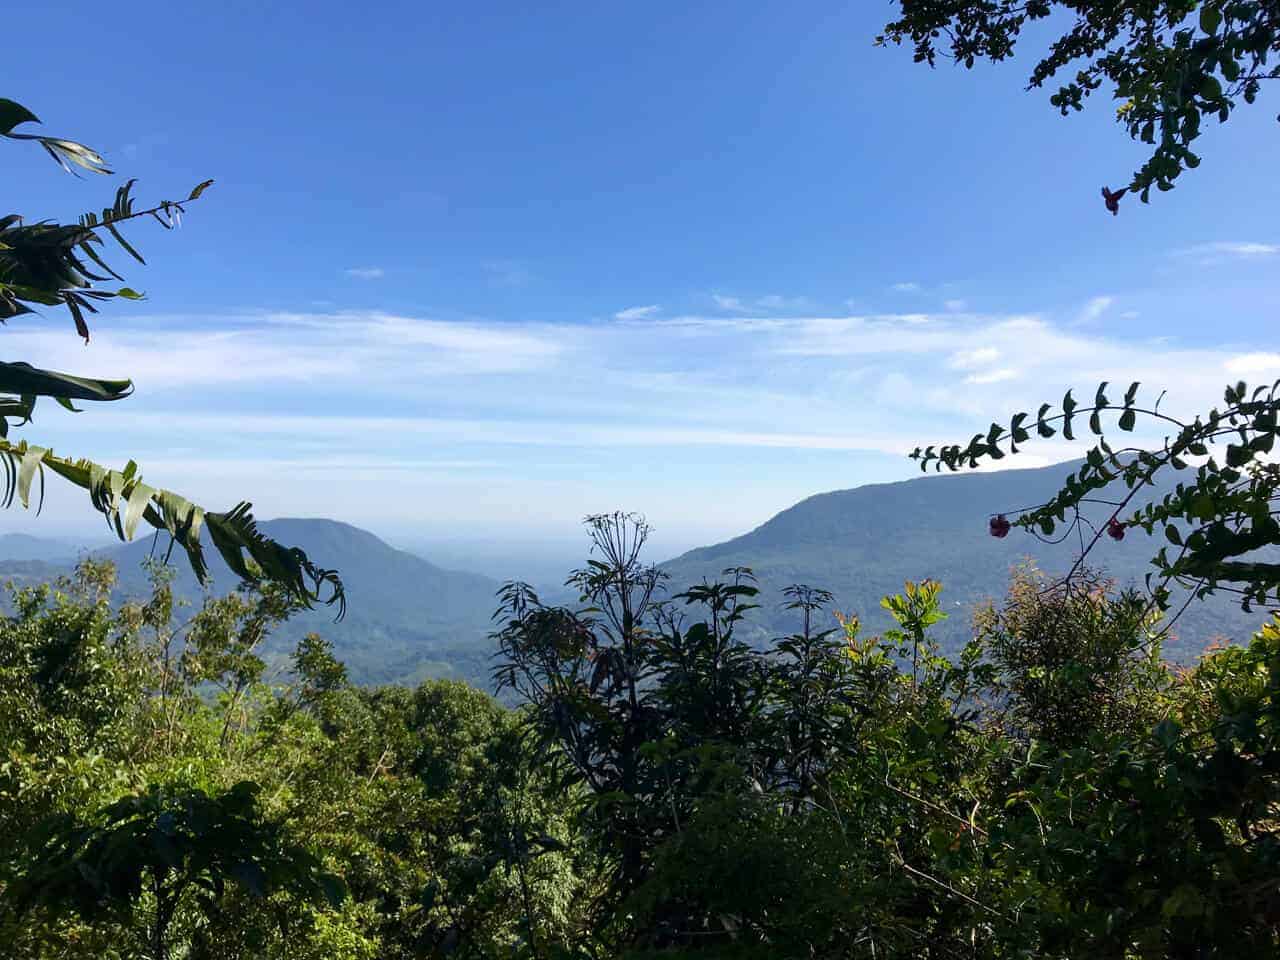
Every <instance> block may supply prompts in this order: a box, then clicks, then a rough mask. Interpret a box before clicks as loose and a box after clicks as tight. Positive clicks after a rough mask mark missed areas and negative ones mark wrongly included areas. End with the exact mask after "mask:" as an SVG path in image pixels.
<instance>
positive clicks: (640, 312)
mask: <svg viewBox="0 0 1280 960" xmlns="http://www.w3.org/2000/svg"><path fill="white" fill-rule="evenodd" d="M661 310H662V307H661V306H659V305H658V304H656V303H651V304H649V305H648V306H644V307H627V308H626V309H625V310H619V311H618V312H617V313H615V314H614V315H613V318H614V319H615V320H622V321H628V320H646V319H648V318H649V317H652V316H654V315H655V314H657V313H659V312H660V311H661Z"/></svg>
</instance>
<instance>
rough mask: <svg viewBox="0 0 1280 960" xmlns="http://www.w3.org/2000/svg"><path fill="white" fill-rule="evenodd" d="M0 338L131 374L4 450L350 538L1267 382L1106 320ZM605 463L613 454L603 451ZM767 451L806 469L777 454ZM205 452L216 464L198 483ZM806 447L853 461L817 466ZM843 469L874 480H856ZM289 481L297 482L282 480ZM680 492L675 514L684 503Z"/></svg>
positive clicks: (1274, 358) (239, 330) (1275, 362)
mask: <svg viewBox="0 0 1280 960" xmlns="http://www.w3.org/2000/svg"><path fill="white" fill-rule="evenodd" d="M5 336H6V337H7V338H8V340H7V343H8V344H9V347H10V349H11V351H12V352H13V353H14V354H16V355H21V356H23V357H26V358H29V359H30V360H31V362H33V363H35V364H37V365H39V366H46V367H51V368H53V369H64V370H70V371H74V372H83V373H86V374H89V375H101V376H113V375H131V376H134V377H135V379H136V381H137V383H138V386H139V391H138V394H137V395H136V396H135V397H134V398H131V399H129V400H127V401H125V402H123V403H120V404H105V405H101V406H95V407H93V408H92V409H91V411H90V412H87V413H85V414H83V415H79V416H74V415H71V414H68V413H66V412H65V411H62V410H59V409H58V408H56V407H53V406H49V407H47V408H46V407H41V408H40V409H38V410H37V421H36V423H35V425H34V426H33V427H30V428H24V429H23V431H22V435H29V436H30V437H31V438H32V439H33V440H36V441H38V442H41V443H42V444H45V445H48V444H52V445H55V447H56V448H57V449H59V450H60V451H64V450H65V451H66V452H68V453H74V454H77V455H89V456H97V457H99V458H101V459H103V460H106V461H107V462H110V463H115V464H120V463H123V462H125V460H127V459H128V458H130V457H135V458H137V459H138V460H139V462H140V463H142V464H143V466H144V467H145V468H146V470H147V476H148V478H149V479H150V480H152V481H153V482H157V483H162V484H164V485H166V486H170V487H171V488H173V489H181V490H183V492H185V493H190V494H191V495H193V496H197V497H203V498H205V499H206V500H209V501H210V502H213V503H222V502H224V501H225V500H226V497H227V491H228V490H230V489H233V488H236V492H237V495H239V494H240V492H241V491H240V489H239V488H240V487H241V486H243V492H244V494H245V495H249V494H252V495H253V497H254V499H255V501H257V502H260V503H261V504H262V505H263V509H264V515H269V507H270V505H272V504H279V505H280V506H279V507H277V508H276V509H277V511H281V510H286V509H292V510H294V511H295V512H296V511H298V510H303V509H312V510H313V512H323V510H324V509H325V507H324V503H325V502H338V501H336V500H334V499H333V498H334V497H338V496H341V497H346V496H347V495H348V494H349V495H350V502H349V505H347V506H344V511H343V512H344V516H347V517H348V518H349V519H351V520H352V521H353V522H356V523H360V522H364V521H367V520H368V519H369V518H370V517H372V516H374V515H375V514H376V515H379V516H381V515H387V516H390V515H391V514H392V513H393V512H394V511H396V510H399V511H400V512H401V515H402V516H406V517H407V516H409V514H410V513H413V512H415V511H417V510H418V506H415V504H419V503H421V502H422V498H423V497H424V496H428V494H429V499H430V500H431V502H432V503H433V504H434V503H437V502H440V503H441V504H443V505H442V506H440V508H439V510H436V508H435V507H432V508H431V509H432V510H434V511H435V512H434V513H431V514H430V515H431V516H433V517H439V518H441V519H440V522H445V521H447V520H448V519H449V518H450V517H456V516H457V515H459V514H463V513H470V514H472V515H474V514H475V512H476V511H480V510H485V509H489V510H492V511H494V513H493V515H494V516H500V517H505V518H510V519H513V522H514V521H515V520H518V519H519V517H521V516H523V517H526V519H525V520H524V521H521V522H523V523H528V522H531V521H528V519H527V517H528V516H543V515H547V516H549V515H550V512H551V511H562V512H563V511H567V513H566V517H567V519H566V521H565V522H566V523H570V524H571V523H572V518H573V517H576V516H579V515H580V513H581V510H582V509H583V505H584V504H585V503H587V502H591V503H596V502H597V501H598V500H601V499H607V498H606V497H605V493H607V494H608V497H612V498H614V499H613V502H612V503H611V504H610V503H600V504H599V506H601V507H602V508H608V507H609V506H611V505H612V506H619V505H621V506H641V507H644V505H645V504H649V503H656V502H659V501H660V502H661V503H662V504H665V506H663V507H662V508H661V509H662V510H666V511H669V512H668V513H667V514H663V513H661V512H660V511H658V512H655V513H654V516H655V519H658V520H661V519H662V517H663V516H676V515H679V516H681V517H687V516H691V515H692V514H691V513H690V512H689V511H694V510H695V507H694V506H689V507H688V510H686V511H685V512H684V513H680V511H681V510H685V508H684V507H680V506H678V505H676V504H675V503H674V500H673V498H671V497H669V496H667V495H665V494H660V493H658V492H655V491H657V490H658V489H659V488H660V487H662V485H661V484H656V485H655V484H654V483H653V478H654V477H655V476H656V475H657V474H655V473H654V471H655V470H659V469H660V468H659V466H657V465H659V464H669V463H673V462H684V459H685V458H692V459H696V460H697V462H699V463H700V464H702V465H703V468H705V469H701V468H700V472H699V476H700V477H704V476H705V480H706V484H707V485H708V491H707V493H706V496H707V497H708V498H711V499H714V498H715V496H717V494H715V493H712V492H711V490H710V488H711V487H712V486H714V487H715V489H717V490H720V489H722V488H724V487H727V486H733V484H732V483H731V482H729V478H731V477H733V476H735V475H736V472H740V469H741V464H742V463H743V462H744V461H743V458H745V457H750V458H751V461H750V462H760V463H764V462H768V463H769V464H771V467H770V469H769V470H764V471H761V476H762V478H763V479H762V480H761V481H760V482H761V483H765V482H767V483H769V484H771V485H772V486H770V488H769V489H770V490H771V491H773V492H772V493H769V494H768V496H769V497H771V498H774V499H770V500H769V501H768V502H769V503H770V504H772V505H773V508H774V509H776V508H781V507H784V506H786V505H787V503H788V502H790V501H792V500H794V499H798V498H799V497H800V496H803V495H805V494H807V493H812V492H814V491H815V490H816V489H821V488H823V487H824V486H825V487H831V486H837V485H839V484H841V483H845V484H847V483H850V482H853V474H851V473H850V472H849V470H850V464H851V463H856V464H859V466H858V474H857V475H858V476H862V477H866V476H876V478H877V479H887V478H888V477H889V476H906V475H908V472H907V466H906V465H905V464H899V461H898V459H897V458H898V457H899V456H900V455H901V454H902V453H903V452H904V451H906V450H909V449H911V448H913V447H914V446H916V445H917V444H928V443H944V442H956V441H958V440H963V439H964V438H966V437H968V436H971V435H972V433H973V430H974V429H977V428H978V427H981V426H983V425H984V424H986V423H989V422H990V421H991V420H992V419H997V418H1001V417H1004V416H1007V415H1008V414H1009V413H1010V412H1011V411H1014V410H1019V409H1022V410H1025V409H1035V405H1036V404H1038V403H1040V402H1043V401H1046V400H1048V401H1053V400H1055V399H1056V398H1058V397H1061V395H1062V392H1063V391H1064V390H1065V389H1066V388H1067V387H1075V388H1076V389H1077V390H1091V389H1092V387H1093V385H1095V384H1096V383H1097V382H1099V381H1101V380H1110V381H1113V382H1124V383H1127V382H1129V381H1130V380H1141V381H1142V382H1144V383H1146V384H1150V385H1151V386H1152V388H1153V389H1155V390H1159V389H1161V388H1163V387H1165V386H1168V387H1170V390H1171V392H1170V395H1169V396H1168V397H1167V398H1166V399H1165V401H1164V403H1163V405H1162V409H1168V410H1171V411H1173V410H1175V409H1181V410H1189V411H1194V410H1197V409H1201V408H1202V407H1203V406H1205V405H1206V404H1212V403H1213V402H1215V400H1216V399H1217V398H1218V397H1219V396H1220V395H1221V390H1222V386H1223V384H1224V383H1226V382H1233V381H1235V380H1237V379H1247V380H1253V379H1258V380H1262V379H1266V380H1270V379H1273V378H1274V377H1275V376H1280V354H1277V353H1275V352H1273V351H1257V350H1248V349H1228V348H1193V347H1185V346H1179V345H1177V344H1175V343H1153V342H1151V341H1150V340H1149V339H1147V338H1145V337H1137V336H1135V337H1131V338H1127V337H1126V336H1124V327H1123V326H1119V327H1115V328H1102V327H1100V326H1095V327H1091V328H1082V327H1077V326H1073V325H1071V324H1069V323H1061V322H1059V323H1054V322H1051V321H1050V320H1048V319H1046V318H1045V317H1042V316H1039V315H1035V314H1013V315H993V314H987V315H983V314H972V313H938V314H910V313H905V314H870V315H848V316H823V315H800V316H750V315H744V316H739V315H733V316H725V315H723V314H721V315H705V316H704V315H691V316H679V317H672V318H668V319H661V318H656V319H652V320H649V321H647V322H645V323H635V322H627V321H609V322H604V323H572V324H571V323H540V322H503V323H500V322H493V321H484V320H475V321H467V322H455V321H443V320H437V319H433V318H424V317H413V316H403V315H398V314H392V313H380V312H329V313H305V312H295V313H280V312H277V313H259V314H244V315H235V316H218V317H169V318H164V320H163V322H160V321H159V320H158V319H156V318H152V319H148V318H135V319H132V320H126V321H122V322H120V323H118V324H116V325H114V326H110V327H108V326H107V325H103V327H102V329H101V331H100V332H98V333H97V335H96V336H95V339H94V341H93V343H92V344H91V345H90V347H89V348H87V349H86V348H84V347H83V346H82V345H80V344H79V343H78V341H76V340H75V339H74V338H73V337H70V336H68V335H67V334H66V333H65V332H63V331H62V330H61V329H56V330H50V329H41V328H39V327H25V328H14V329H13V330H9V331H6V332H5ZM193 438H200V443H199V446H198V448H197V449H195V450H192V449H190V448H191V447H192V446H193ZM211 439H212V442H210V441H211ZM622 448H628V449H631V450H634V451H637V452H636V453H634V454H633V453H627V454H626V455H622V454H619V453H616V452H610V451H618V450H620V449H622ZM1082 449H1083V447H1064V448H1063V449H1062V450H1059V449H1058V448H1057V447H1055V446H1053V445H1051V444H1039V443H1033V444H1031V445H1030V450H1029V453H1030V454H1031V456H1033V457H1041V458H1049V459H1053V458H1055V457H1060V456H1061V457H1065V456H1070V455H1079V453H1080V452H1081V451H1082ZM641 450H643V451H644V452H643V453H641V452H639V451H641ZM788 450H804V451H809V452H810V454H809V455H808V456H806V457H805V458H787V457H786V456H785V451H788ZM224 451H226V459H227V460H228V461H237V462H240V463H241V465H240V466H239V467H237V466H234V464H227V465H224V466H220V467H218V468H217V469H216V470H215V469H213V468H212V467H210V469H209V470H207V471H202V470H201V469H198V467H199V466H200V464H201V463H202V462H203V461H206V460H219V461H220V460H221V458H222V457H223V452H224ZM695 451H697V452H695ZM734 451H737V452H734ZM827 453H831V454H833V455H834V454H836V453H839V454H841V455H844V456H850V457H854V458H855V459H854V460H850V461H847V462H846V461H844V460H838V459H837V458H834V456H833V457H832V458H831V459H830V460H829V461H828V460H827V459H824V458H825V457H826V454H827ZM1015 459H1016V463H1015V465H1030V464H1031V463H1032V461H1031V460H1028V459H1025V458H1022V457H1019V458H1015ZM801 461H803V462H804V463H805V464H808V465H812V464H819V465H821V464H823V463H828V462H829V463H830V464H832V467H831V469H832V471H834V472H832V473H830V474H829V475H828V476H827V479H821V478H819V479H815V475H814V474H812V473H811V472H809V469H808V467H806V468H805V469H804V470H802V469H800V467H799V464H800V463H801ZM869 462H870V463H875V464H879V465H880V466H879V467H877V469H879V470H882V471H896V472H890V473H889V474H888V475H887V476H886V475H885V474H884V473H880V474H878V475H877V474H869V473H867V472H865V471H864V468H865V467H866V465H867V464H868V463H869ZM837 463H839V464H843V466H840V467H839V470H838V471H837V470H836V466H835V465H836V464H837ZM184 464H185V466H184ZM343 464H345V465H347V466H340V465H343ZM157 465H159V466H157ZM327 466H331V467H332V470H331V471H330V472H331V473H332V474H333V475H335V476H338V475H341V477H342V479H341V480H336V479H335V480H334V483H335V484H337V486H336V487H334V488H333V490H330V487H329V482H330V481H329V479H326V480H325V481H324V482H323V483H321V482H319V480H318V477H319V476H320V473H319V471H321V470H323V469H325V468H326V467H327ZM348 467H349V469H348ZM793 468H794V469H793ZM237 470H238V471H240V473H237V472H236V471H237ZM300 470H306V471H307V472H308V477H309V478H310V477H313V478H317V479H316V480H315V482H314V483H312V481H311V480H308V481H307V483H303V484H301V485H300V484H299V482H298V480H297V476H296V475H297V472H298V471H300ZM841 471H843V472H841ZM353 472H358V473H359V476H360V477H361V478H362V481H361V484H360V485H358V486H357V485H354V481H352V480H351V479H350V476H351V475H352V473H353ZM326 476H327V475H326ZM777 476H786V477H787V478H788V479H787V480H786V483H787V484H790V485H789V486H785V489H784V487H783V486H780V485H779V484H782V483H783V481H781V480H777V479H774V478H775V477H777ZM645 478H647V480H646V479H645ZM642 480H643V481H644V482H643V483H642ZM698 482H702V480H699V481H698ZM375 483H376V488H377V489H378V490H379V497H378V501H379V502H378V503H377V504H371V503H367V502H366V501H367V499H368V498H367V496H363V497H362V496H361V495H360V492H359V491H360V490H362V489H363V490H365V491H366V493H367V490H368V489H370V488H371V487H370V485H371V484H375ZM309 484H310V485H311V486H314V487H315V488H316V489H315V492H314V496H312V493H310V492H308V491H309V490H310V486H309ZM188 485H189V486H188ZM664 489H665V488H664ZM751 489H752V490H756V491H757V492H756V493H755V494H750V495H751V496H759V497H763V496H765V495H764V494H762V493H759V488H756V487H751ZM424 491H425V492H424ZM740 492H741V493H742V496H743V497H747V496H748V493H749V491H748V490H747V488H746V487H744V488H743V490H742V491H740ZM686 493H687V491H683V488H682V493H681V496H682V497H684V498H685V500H682V501H681V502H682V503H684V502H685V501H688V500H689V498H690V497H693V496H694V494H688V495H687V496H686ZM631 496H635V497H636V498H638V499H636V500H629V498H630V497H631ZM698 496H701V494H698ZM735 496H736V494H735ZM307 497H312V499H311V500H307ZM299 498H300V499H301V501H304V502H302V503H299ZM326 498H328V499H327V500H326ZM442 498H443V499H442ZM664 498H665V499H664ZM313 501H314V504H315V505H314V506H313V507H308V506H307V504H311V503H313ZM343 502H344V504H345V503H346V501H343ZM689 502H690V503H692V501H689ZM698 502H699V503H700V502H701V501H698ZM743 502H745V501H739V508H740V509H745V508H744V507H742V506H741V504H742V503H743ZM753 502H758V503H763V502H764V501H753ZM291 505H293V506H291ZM446 506H447V507H448V509H446ZM720 506H723V504H720V503H719V502H717V509H719V508H720ZM698 509H700V508H698ZM752 509H757V508H755V507H753V508H752ZM759 509H763V507H760V508H759ZM520 511H523V513H520ZM415 515H416V514H415ZM558 515H559V514H557V516H558ZM752 515H753V516H754V515H755V514H752ZM766 515H767V514H766ZM763 518H764V517H763V516H762V517H760V519H763ZM737 526H738V527H739V528H740V527H741V526H742V525H741V524H737ZM730 529H732V527H730Z"/></svg>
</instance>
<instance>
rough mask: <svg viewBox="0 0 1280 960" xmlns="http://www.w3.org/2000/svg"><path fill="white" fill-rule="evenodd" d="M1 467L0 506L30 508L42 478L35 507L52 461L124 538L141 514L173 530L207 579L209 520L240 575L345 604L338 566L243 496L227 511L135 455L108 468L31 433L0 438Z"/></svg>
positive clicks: (307, 597) (173, 540) (302, 596)
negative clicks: (168, 483)
mask: <svg viewBox="0 0 1280 960" xmlns="http://www.w3.org/2000/svg"><path fill="white" fill-rule="evenodd" d="M0 468H2V469H3V478H2V479H0V506H4V507H10V506H12V505H13V503H14V501H15V500H17V501H18V502H20V503H21V504H22V506H24V507H28V508H29V507H30V505H31V500H32V486H33V485H34V483H35V481H36V480H37V479H39V481H40V486H39V490H38V496H37V497H36V508H37V510H38V509H39V508H40V505H41V504H42V503H43V500H44V471H45V470H46V469H48V470H51V471H52V472H53V473H56V474H57V475H58V476H60V477H62V478H63V479H64V480H67V481H69V482H71V483H73V484H75V485H76V486H78V487H80V488H81V489H82V490H86V491H88V493H89V498H90V500H91V502H92V503H93V506H94V509H96V510H97V511H98V512H99V513H101V514H102V515H103V516H104V517H106V519H107V522H108V524H109V525H110V526H111V528H112V530H113V531H114V532H115V534H116V536H118V537H119V538H120V539H121V540H125V541H128V540H132V539H133V537H134V534H135V533H136V532H137V530H138V526H139V524H140V523H141V522H143V521H145V522H146V523H147V524H148V525H149V526H150V527H152V528H153V529H155V530H156V531H158V532H160V533H166V534H168V536H169V538H170V549H172V546H173V545H174V544H176V545H178V546H180V547H182V548H183V550H185V551H186V554H187V558H188V559H189V560H190V562H191V568H192V570H193V571H194V572H195V574H196V576H197V577H198V578H199V579H200V581H201V582H202V583H206V582H208V579H209V566H208V563H207V561H206V559H205V555H204V544H203V543H202V542H201V536H200V535H201V531H202V530H203V529H204V528H206V527H207V528H208V530H209V539H210V540H212V542H213V546H214V548H215V549H216V550H217V551H218V553H219V554H220V555H221V556H222V559H223V560H224V561H225V562H226V564H227V566H228V567H230V568H231V570H232V572H234V573H235V574H236V575H237V576H239V577H240V578H241V579H243V580H247V581H249V582H253V583H257V582H262V581H270V582H273V583H277V584H280V585H282V586H284V587H286V588H287V589H288V590H289V591H290V592H291V593H292V594H294V595H295V596H296V597H297V598H298V599H299V600H300V601H301V602H302V603H304V604H305V605H307V606H312V605H313V604H315V603H323V604H326V605H331V606H336V607H337V610H338V617H339V618H341V617H342V615H343V613H344V612H345V611H346V593H345V591H344V590H343V585H342V579H341V577H339V575H338V572H337V571H336V570H326V569H323V568H321V567H318V566H316V564H314V563H312V562H311V560H310V559H308V558H307V555H306V553H304V552H303V551H302V550H300V549H298V548H297V547H286V546H284V545H283V544H280V543H277V542H276V541H275V540H272V539H271V538H270V537H267V536H265V535H264V534H263V533H262V532H261V531H260V530H259V529H258V527H257V524H256V523H255V521H254V519H253V514H252V513H251V512H250V510H251V505H250V504H249V503H243V502H242V503H240V504H238V505H237V506H236V507H234V508H233V509H232V510H230V511H228V512H226V513H218V512H214V511H206V510H205V509H204V508H202V507H200V506H197V505H196V504H194V503H192V502H191V501H190V500H187V499H186V498H185V497H182V496H179V495H178V494H176V493H174V492H172V491H170V490H162V489H160V488H158V487H152V486H150V485H148V484H145V483H143V482H142V477H141V474H140V473H139V470H138V465H137V464H136V463H134V462H133V461H132V460H131V461H129V463H128V464H127V465H126V466H125V468H124V469H123V470H111V469H108V468H107V467H104V466H102V465H100V464H97V463H94V462H93V461H91V460H71V459H68V458H66V457H59V456H57V455H55V454H54V453H53V451H52V450H48V449H46V448H44V447H38V446H33V445H30V444H28V443H27V442H26V441H22V442H19V443H11V442H9V441H7V440H0Z"/></svg>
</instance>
